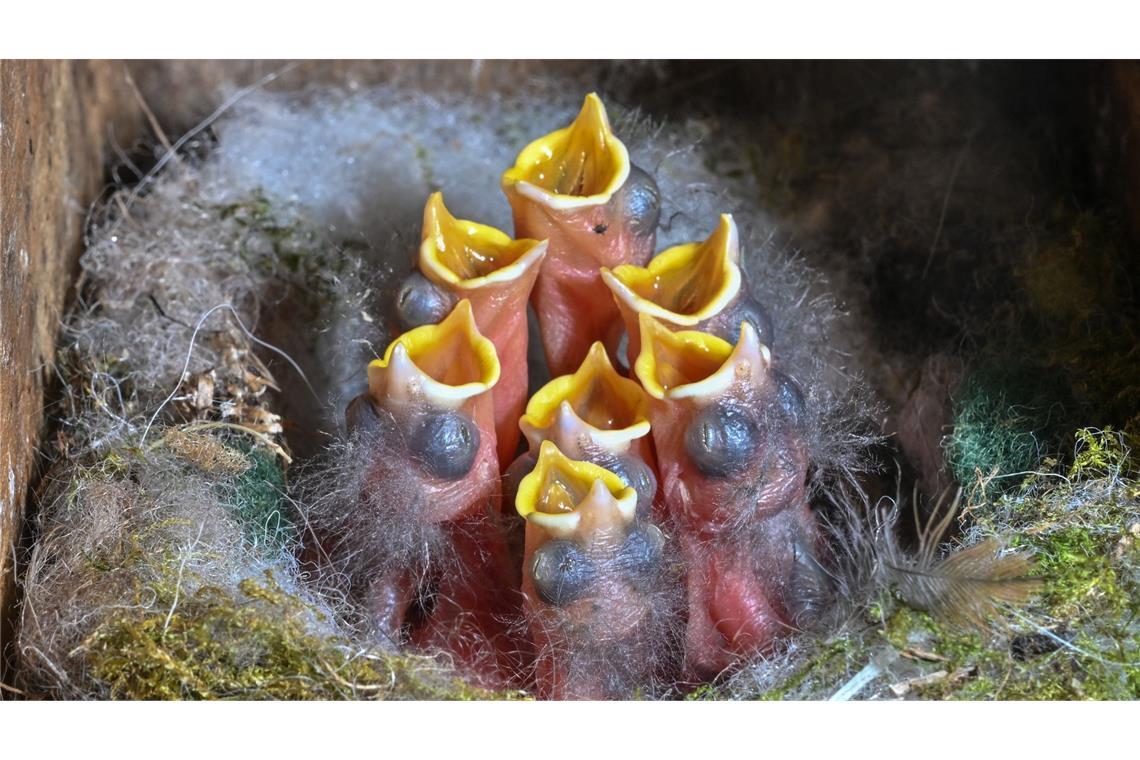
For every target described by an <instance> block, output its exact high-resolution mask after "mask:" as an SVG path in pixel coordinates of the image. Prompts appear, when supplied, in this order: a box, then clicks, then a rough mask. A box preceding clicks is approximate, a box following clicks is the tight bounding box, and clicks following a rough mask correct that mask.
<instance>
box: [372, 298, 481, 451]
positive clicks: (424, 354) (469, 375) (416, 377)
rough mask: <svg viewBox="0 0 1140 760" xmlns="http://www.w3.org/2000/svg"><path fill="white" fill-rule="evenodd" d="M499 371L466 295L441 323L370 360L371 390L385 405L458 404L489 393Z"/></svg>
mask: <svg viewBox="0 0 1140 760" xmlns="http://www.w3.org/2000/svg"><path fill="white" fill-rule="evenodd" d="M500 371H501V370H500V366H499V358H498V355H497V354H496V352H495V345H494V344H493V343H492V342H491V341H490V340H488V339H487V338H485V337H483V335H482V334H481V333H480V332H479V328H478V327H477V326H476V324H475V316H474V313H473V311H472V309H471V302H470V301H468V300H463V301H460V302H459V303H458V304H457V305H456V306H455V308H454V309H452V311H451V313H450V314H449V315H448V316H447V317H446V318H445V319H444V320H443V321H442V322H440V323H439V324H438V325H424V326H422V327H417V328H415V329H413V330H409V331H408V332H406V333H404V334H403V335H401V336H400V337H398V338H396V340H394V341H392V343H391V344H389V346H388V350H387V351H385V353H384V358H382V359H375V360H373V361H372V363H371V364H369V365H368V390H369V393H370V394H371V396H372V398H373V400H374V401H376V402H377V403H379V404H380V405H381V406H389V405H400V404H420V403H422V404H427V405H429V406H432V407H435V408H437V409H458V408H460V407H462V406H465V405H466V404H468V403H469V402H470V401H472V400H474V399H476V398H478V397H480V396H484V395H489V392H490V390H491V389H492V388H493V387H494V386H495V384H496V383H497V382H498V381H499V375H500ZM491 433H492V435H493V434H494V431H493V430H492V431H491Z"/></svg>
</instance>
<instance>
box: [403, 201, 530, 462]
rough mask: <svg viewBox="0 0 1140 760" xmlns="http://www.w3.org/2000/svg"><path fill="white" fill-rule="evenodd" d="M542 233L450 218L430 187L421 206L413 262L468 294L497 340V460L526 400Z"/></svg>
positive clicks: (441, 284) (514, 435) (440, 283)
mask: <svg viewBox="0 0 1140 760" xmlns="http://www.w3.org/2000/svg"><path fill="white" fill-rule="evenodd" d="M546 250H547V242H546V241H545V240H543V241H538V240H529V239H523V240H512V239H511V238H510V237H509V236H508V235H507V234H506V233H504V232H502V231H500V230H497V229H495V228H494V227H489V226H487V225H484V224H478V223H476V222H471V221H467V220H465V219H456V218H455V217H454V216H452V215H451V212H449V211H448V210H447V207H446V206H444V204H443V194H442V193H433V194H432V195H431V197H430V198H428V202H427V205H426V207H425V208H424V224H423V242H422V243H421V245H420V253H419V261H418V263H419V269H420V271H421V272H422V273H423V274H424V276H425V277H427V279H428V280H430V281H431V282H432V283H433V284H434V285H435V286H436V287H438V288H440V289H442V290H443V291H445V292H447V293H450V294H452V296H453V297H455V298H465V299H468V300H469V301H470V302H471V310H472V312H473V314H474V318H475V324H476V325H477V326H478V328H479V331H480V333H482V335H483V336H485V337H486V338H487V339H489V340H490V341H491V342H492V343H493V344H494V346H495V351H496V354H497V355H498V359H499V363H500V366H501V376H500V378H499V382H498V383H497V384H496V386H495V391H494V394H493V396H494V408H495V434H496V440H497V442H498V444H497V449H498V456H499V462H500V465H501V466H502V467H506V466H507V465H508V464H510V462H511V459H512V458H513V456H514V454H515V449H516V448H517V447H518V442H519V429H518V419H519V416H520V415H521V414H522V412H523V408H524V406H525V404H526V391H527V361H526V357H527V324H526V305H527V301H528V299H529V298H530V293H531V290H532V289H533V287H534V282H535V278H536V277H537V276H538V272H539V268H540V267H541V264H542V260H543V258H544V257H545V255H546Z"/></svg>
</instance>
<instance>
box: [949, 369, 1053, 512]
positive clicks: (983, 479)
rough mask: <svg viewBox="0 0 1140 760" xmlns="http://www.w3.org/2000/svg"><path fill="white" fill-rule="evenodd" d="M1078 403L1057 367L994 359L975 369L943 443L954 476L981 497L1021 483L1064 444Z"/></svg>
mask: <svg viewBox="0 0 1140 760" xmlns="http://www.w3.org/2000/svg"><path fill="white" fill-rule="evenodd" d="M1074 405H1075V404H1074V402H1073V399H1072V396H1071V394H1070V393H1069V390H1068V386H1067V384H1066V382H1065V381H1064V379H1063V378H1062V377H1061V376H1060V374H1059V373H1057V372H1056V371H1052V370H1049V369H1048V368H1045V367H1042V366H1036V365H1033V364H1029V363H1019V362H1007V361H1002V362H995V363H991V364H987V365H983V366H981V367H979V368H977V369H975V370H974V371H973V372H971V373H970V374H969V375H968V376H967V377H966V378H965V380H964V381H963V382H962V386H961V388H960V389H959V392H958V394H957V399H956V402H955V405H954V430H953V432H952V433H951V434H950V435H949V436H948V437H947V438H946V440H945V441H944V442H943V446H944V448H945V451H946V458H947V460H948V461H949V463H950V466H951V468H952V470H953V473H954V476H955V478H956V479H957V480H958V482H960V483H962V484H964V485H977V486H979V487H980V488H981V491H982V493H981V496H983V497H984V496H986V495H991V494H997V493H1001V492H1003V491H1005V490H1007V489H1009V488H1011V487H1014V486H1016V485H1017V484H1018V482H1020V477H1019V476H1020V475H1023V474H1024V473H1026V472H1028V471H1030V470H1032V469H1034V468H1035V467H1037V465H1038V464H1039V463H1040V462H1041V460H1042V459H1043V458H1044V457H1045V456H1046V455H1048V454H1050V453H1055V452H1056V451H1057V450H1058V449H1059V448H1060V444H1061V441H1062V440H1063V438H1064V434H1065V433H1066V432H1067V431H1068V430H1071V427H1069V425H1068V417H1069V415H1071V413H1072V410H1073V407H1074Z"/></svg>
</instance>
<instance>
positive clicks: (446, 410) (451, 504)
mask: <svg viewBox="0 0 1140 760" xmlns="http://www.w3.org/2000/svg"><path fill="white" fill-rule="evenodd" d="M499 372H500V370H499V360H498V357H497V356H496V354H495V346H494V344H492V343H491V341H490V340H488V339H487V338H485V337H483V336H482V335H481V334H480V333H479V329H478V327H476V325H475V319H474V316H473V314H472V311H471V303H470V302H469V301H467V300H463V301H460V302H459V303H458V304H457V305H456V307H455V308H454V309H453V310H452V311H451V313H450V314H449V315H448V316H447V317H446V318H445V319H444V320H443V321H442V322H440V323H439V324H438V325H424V326H422V327H417V328H415V329H413V330H409V331H408V332H406V333H404V334H403V335H401V336H400V337H398V338H397V339H396V340H395V341H393V342H392V344H391V345H389V346H388V350H387V351H386V352H385V354H384V357H383V358H382V359H377V360H375V361H373V362H372V363H371V364H370V365H369V366H368V385H369V390H368V400H369V401H370V402H371V403H372V404H374V405H375V406H376V407H378V408H381V409H384V410H385V411H387V412H388V413H390V414H391V416H392V418H393V420H394V422H395V425H396V427H397V429H396V430H392V431H388V433H387V434H388V435H392V436H394V437H396V438H398V439H399V446H398V447H397V449H396V450H399V451H405V452H406V454H407V457H408V460H407V461H403V460H401V461H384V462H378V463H377V466H378V467H379V468H380V469H381V470H382V471H383V472H386V473H388V475H386V476H385V477H389V476H390V477H403V476H406V475H408V474H418V476H419V477H420V478H421V479H420V480H419V481H418V483H417V485H416V489H417V491H418V492H419V493H420V494H421V495H422V496H423V497H424V498H423V499H422V500H421V503H422V509H423V510H424V515H423V518H424V520H425V521H427V522H446V521H449V520H454V519H457V518H458V517H461V516H464V515H470V514H474V513H477V512H479V511H480V510H483V511H486V505H487V503H488V502H489V501H491V502H494V505H496V507H495V508H496V511H497V509H498V506H497V505H498V504H499V501H500V498H499V489H498V475H499V467H498V459H497V457H496V455H495V425H494V408H493V406H492V399H491V391H492V388H494V387H495V385H496V383H497V382H498V380H499ZM382 458H387V459H389V460H390V459H391V455H390V454H389V455H385V457H382ZM375 487H377V488H384V487H385V483H383V482H378V483H377V484H376V486H375Z"/></svg>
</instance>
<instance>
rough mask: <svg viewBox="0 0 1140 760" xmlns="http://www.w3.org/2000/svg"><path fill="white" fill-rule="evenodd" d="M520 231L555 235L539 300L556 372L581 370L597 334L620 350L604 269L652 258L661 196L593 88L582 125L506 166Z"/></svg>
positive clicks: (537, 305)
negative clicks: (602, 275) (618, 134)
mask: <svg viewBox="0 0 1140 760" xmlns="http://www.w3.org/2000/svg"><path fill="white" fill-rule="evenodd" d="M502 187H503V191H504V192H505V193H506V195H507V199H508V200H509V201H510V204H511V210H512V212H513V214H514V222H515V234H516V235H517V236H519V237H522V238H536V239H540V240H541V239H546V240H549V241H550V247H549V251H548V253H547V256H546V261H545V262H544V264H543V266H542V271H541V272H540V273H539V276H538V282H537V283H536V285H535V290H534V296H533V303H534V308H535V312H536V314H537V316H538V325H539V329H540V332H541V334H542V343H543V347H544V349H545V352H546V361H547V364H548V365H549V367H550V372H551V375H554V376H557V375H564V374H568V373H570V372H573V371H574V368H576V367H577V366H578V365H579V364H580V363H581V362H582V360H583V359H584V358H585V356H586V352H587V351H588V350H589V347H590V345H591V344H593V343H594V341H602V342H603V343H604V344H605V346H606V349H607V350H608V351H609V352H610V353H611V355H612V354H613V352H614V351H616V349H617V345H618V341H619V340H620V338H621V321H620V319H619V318H618V313H617V307H616V306H615V305H614V303H613V301H612V299H611V298H610V297H609V294H608V293H607V291H606V288H605V286H604V285H603V284H602V281H601V279H600V277H599V274H598V268H599V267H602V266H607V267H616V266H618V265H620V264H644V263H645V262H647V261H648V260H649V257H650V256H652V255H653V247H654V242H655V240H656V236H657V222H658V219H659V218H660V215H661V199H660V195H659V192H658V189H657V183H656V182H655V181H654V180H653V178H652V177H651V176H650V175H648V174H647V173H645V172H644V171H642V170H641V169H638V168H637V167H635V166H633V164H632V163H631V162H630V159H629V152H628V151H627V150H626V147H625V145H624V144H623V143H622V142H621V140H619V139H618V138H617V137H616V136H615V135H614V133H613V130H612V128H611V127H610V122H609V119H608V118H607V117H606V110H605V106H603V105H602V101H601V99H600V98H599V97H598V96H597V95H595V94H593V93H591V94H590V95H587V96H586V101H585V103H583V105H582V110H581V112H580V113H579V114H578V117H577V118H576V119H575V120H574V122H573V123H572V124H571V125H570V126H568V127H565V128H564V129H559V130H557V131H555V132H551V133H550V134H548V135H546V136H544V137H540V138H539V139H537V140H535V141H534V142H532V143H531V144H530V145H528V146H526V147H525V148H524V149H523V150H522V152H521V153H519V155H518V158H517V159H516V160H515V165H514V166H512V167H511V168H510V169H507V171H506V172H504V173H503V178H502Z"/></svg>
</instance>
